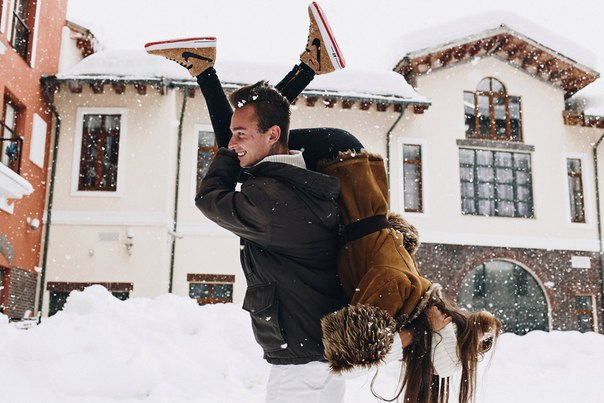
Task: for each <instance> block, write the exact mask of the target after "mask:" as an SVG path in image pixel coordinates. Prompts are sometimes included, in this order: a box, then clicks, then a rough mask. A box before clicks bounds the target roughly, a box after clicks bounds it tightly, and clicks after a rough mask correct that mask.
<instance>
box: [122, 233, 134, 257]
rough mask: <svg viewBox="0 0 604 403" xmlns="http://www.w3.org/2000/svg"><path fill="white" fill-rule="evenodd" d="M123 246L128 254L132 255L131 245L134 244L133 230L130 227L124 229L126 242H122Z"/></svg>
mask: <svg viewBox="0 0 604 403" xmlns="http://www.w3.org/2000/svg"><path fill="white" fill-rule="evenodd" d="M124 246H125V247H126V253H128V256H132V247H133V246H134V231H133V230H132V228H128V229H127V230H126V242H125V243H124Z"/></svg>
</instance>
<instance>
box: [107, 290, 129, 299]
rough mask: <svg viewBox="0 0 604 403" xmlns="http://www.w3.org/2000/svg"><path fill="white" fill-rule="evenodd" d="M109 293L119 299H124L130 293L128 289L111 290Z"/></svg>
mask: <svg viewBox="0 0 604 403" xmlns="http://www.w3.org/2000/svg"><path fill="white" fill-rule="evenodd" d="M111 295H113V296H114V297H115V298H117V299H119V300H120V301H126V300H127V299H128V298H130V293H129V292H128V291H113V292H112V293H111Z"/></svg>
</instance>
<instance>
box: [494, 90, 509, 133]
mask: <svg viewBox="0 0 604 403" xmlns="http://www.w3.org/2000/svg"><path fill="white" fill-rule="evenodd" d="M493 112H494V113H495V136H496V137H497V138H498V139H503V140H505V139H507V117H506V105H505V98H504V97H501V96H495V97H493Z"/></svg>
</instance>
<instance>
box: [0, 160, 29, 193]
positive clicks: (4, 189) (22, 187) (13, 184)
mask: <svg viewBox="0 0 604 403" xmlns="http://www.w3.org/2000/svg"><path fill="white" fill-rule="evenodd" d="M33 191H34V187H33V186H32V185H31V183H29V182H28V181H26V180H25V179H23V178H22V177H21V176H19V174H17V173H16V172H14V171H13V170H12V169H10V168H9V167H7V166H6V165H4V164H1V163H0V198H6V199H20V198H22V197H23V196H27V195H28V194H30V193H31V192H33Z"/></svg>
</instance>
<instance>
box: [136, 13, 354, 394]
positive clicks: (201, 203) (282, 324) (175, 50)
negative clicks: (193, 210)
mask: <svg viewBox="0 0 604 403" xmlns="http://www.w3.org/2000/svg"><path fill="white" fill-rule="evenodd" d="M308 11H309V17H310V20H311V23H310V27H309V35H308V43H307V46H306V49H305V50H304V52H302V54H301V56H300V62H301V63H300V64H299V65H296V66H294V69H293V70H292V71H291V72H290V73H289V74H288V75H287V76H286V77H285V78H284V79H283V80H282V81H281V82H280V83H279V84H277V88H279V91H277V90H276V89H275V88H273V87H271V86H269V85H268V84H267V83H266V82H264V81H261V82H258V83H256V84H255V85H252V86H248V87H244V88H241V89H240V90H238V91H236V92H235V93H233V94H232V95H231V97H230V100H231V104H232V105H233V107H234V108H235V110H234V111H232V110H231V107H230V105H229V102H228V100H227V98H226V95H225V94H224V90H223V88H222V86H221V84H220V80H219V79H218V76H217V75H216V71H215V70H214V68H213V65H214V60H215V57H216V48H215V46H216V39H215V38H212V37H206V38H190V39H182V40H170V41H161V42H152V43H148V44H147V45H145V49H146V51H147V52H149V53H151V54H155V55H158V56H163V57H166V58H168V59H169V60H172V61H175V62H177V63H178V64H180V65H181V66H183V67H185V68H186V69H187V70H188V71H189V73H190V74H191V75H192V76H193V77H195V78H196V80H197V82H198V83H199V86H200V88H201V91H202V93H203V95H204V98H205V100H206V104H207V107H208V111H209V114H210V118H211V121H212V126H213V128H214V134H215V136H216V142H217V144H218V145H219V146H220V147H223V148H221V149H220V150H219V152H218V153H217V155H216V157H215V158H214V161H213V162H212V164H211V165H210V167H209V169H208V172H207V173H206V175H205V177H204V180H203V181H202V183H201V190H200V192H199V194H198V195H197V197H196V199H195V201H196V205H197V206H198V207H199V209H200V210H201V211H202V212H203V213H204V214H205V215H206V216H207V217H208V218H209V219H211V220H212V221H214V222H216V223H217V224H218V225H220V226H222V227H224V228H226V229H227V230H229V231H231V232H233V233H234V234H236V235H238V236H239V237H240V238H241V252H240V257H241V265H242V267H243V271H244V274H245V277H246V280H247V286H248V288H247V291H246V295H245V299H244V303H243V308H244V309H245V310H247V311H248V312H249V313H250V316H251V319H252V328H253V331H254V336H255V337H256V340H257V341H258V343H259V344H260V346H261V347H262V348H263V350H264V358H265V359H266V360H267V361H268V362H269V363H271V364H273V365H272V367H271V374H270V376H269V382H268V386H267V399H266V400H267V402H271V403H273V402H274V403H288V402H303V403H307V402H308V401H309V400H311V399H312V401H313V403H315V402H316V403H319V402H325V403H337V402H341V401H342V399H343V396H344V385H345V384H344V380H343V379H341V378H339V377H334V376H332V374H331V373H330V372H329V370H328V366H327V364H326V363H325V362H324V361H325V358H324V350H323V344H322V340H321V337H322V333H321V324H320V320H321V318H322V317H323V316H324V315H326V314H328V313H330V312H334V311H336V310H338V309H340V308H342V307H343V306H345V305H346V302H347V300H346V297H345V294H344V292H343V290H342V288H341V285H340V281H339V277H338V275H337V266H336V254H337V245H338V240H339V222H340V220H339V215H338V210H337V197H338V193H339V183H338V180H337V179H335V178H332V177H329V176H326V175H322V174H320V173H317V172H313V171H310V170H307V169H306V166H307V164H309V167H310V168H315V167H316V165H317V162H318V161H319V160H321V159H324V158H333V156H335V155H337V150H336V149H337V148H340V145H341V144H345V145H346V146H345V149H350V148H358V149H360V148H361V147H362V145H361V144H360V143H359V142H358V140H356V138H354V136H352V135H350V134H349V133H347V132H344V131H342V130H338V129H318V130H315V129H303V130H294V131H292V139H291V141H293V143H294V146H295V147H297V148H303V149H305V150H306V151H305V153H304V154H305V155H304V157H303V156H302V153H301V152H300V151H290V150H289V148H288V140H289V139H288V137H289V121H290V108H289V101H288V100H293V99H295V98H296V97H297V96H298V94H299V93H300V92H301V91H302V90H303V89H304V87H305V86H306V85H307V84H308V83H309V82H310V81H311V80H312V79H313V77H314V75H315V74H327V73H329V72H332V71H334V70H337V69H341V68H343V67H344V65H345V62H344V59H343V57H342V55H341V52H340V51H339V48H338V46H337V43H336V42H335V39H334V36H333V33H332V32H331V29H330V27H329V25H328V23H327V19H326V18H325V15H324V13H323V11H322V10H321V8H320V7H319V5H318V4H316V3H314V2H313V3H311V5H310V6H309V9H308ZM342 147H344V146H342ZM305 158H306V162H305ZM238 181H241V182H243V184H242V186H241V189H240V191H236V189H235V185H236V183H237V182H238Z"/></svg>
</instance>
